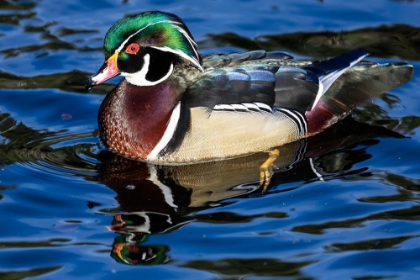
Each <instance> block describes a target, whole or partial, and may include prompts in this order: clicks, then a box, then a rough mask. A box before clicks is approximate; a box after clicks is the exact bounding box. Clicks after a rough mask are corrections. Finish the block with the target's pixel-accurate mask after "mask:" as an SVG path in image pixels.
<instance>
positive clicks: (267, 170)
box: [260, 149, 280, 192]
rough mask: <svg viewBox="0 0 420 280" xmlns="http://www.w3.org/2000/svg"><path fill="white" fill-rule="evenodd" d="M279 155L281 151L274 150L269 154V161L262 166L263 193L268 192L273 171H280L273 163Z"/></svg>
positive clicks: (261, 183)
mask: <svg viewBox="0 0 420 280" xmlns="http://www.w3.org/2000/svg"><path fill="white" fill-rule="evenodd" d="M279 155H280V151H279V150H277V149H274V150H272V151H271V152H270V153H269V154H268V159H267V160H266V161H265V162H264V163H263V164H261V166H260V186H262V187H263V192H265V191H266V190H267V187H268V185H269V184H270V180H271V177H272V176H273V169H278V167H277V166H275V165H274V164H273V163H274V161H275V160H276V159H277V158H278V157H279Z"/></svg>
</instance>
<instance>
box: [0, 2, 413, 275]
mask: <svg viewBox="0 0 420 280" xmlns="http://www.w3.org/2000/svg"><path fill="white" fill-rule="evenodd" d="M298 2H299V3H298ZM297 3H298V4H297ZM152 9H160V10H165V11H170V12H173V13H176V14H178V15H179V16H181V17H182V18H183V19H184V20H185V21H186V23H187V24H188V25H189V27H190V29H191V31H192V33H193V34H194V36H195V38H196V40H197V41H198V43H199V46H200V48H201V50H202V53H203V54H209V53H213V52H221V51H223V52H224V51H226V52H232V51H243V50H251V49H259V48H265V49H269V50H273V49H281V50H286V51H288V52H290V53H291V54H293V55H294V56H295V57H299V58H314V59H315V58H322V57H328V56H332V55H336V54H338V53H341V52H344V51H345V50H348V49H355V48H364V49H367V50H368V51H370V52H371V56H370V59H371V60H373V61H377V62H385V61H398V60H404V61H408V62H410V63H411V64H413V65H414V67H415V71H417V72H416V73H420V21H419V16H420V2H419V1H344V0H341V1H315V0H311V1H309V0H306V1H293V0H288V1H255V0H249V1H239V0H236V1H210V0H208V1H192V0H191V1H175V0H173V1H170V0H167V1H152V0H150V1H128V0H127V1H120V2H117V1H80V0H74V1H53V0H50V1H35V0H34V1H30V0H28V1H12V0H0V58H1V62H0V71H1V72H0V88H1V89H0V165H1V166H0V167H1V170H0V181H1V182H0V221H1V227H0V228H1V230H0V279H21V278H27V279H75V278H78V279H79V278H86V279H116V278H117V277H120V279H122V278H128V279H139V278H141V277H143V278H152V277H159V278H169V279H174V278H181V279H215V278H230V279H237V278H242V279H266V278H267V279H272V278H276V279H277V278H282V277H284V278H288V279H318V278H319V279H418V278H420V221H419V220H420V203H419V199H420V163H419V155H420V128H419V127H420V101H419V98H420V95H419V94H420V76H419V74H416V75H415V77H414V79H413V80H412V81H411V82H410V83H408V84H406V85H404V86H402V87H400V88H397V89H394V90H392V91H390V92H388V93H386V94H384V95H383V96H382V97H381V98H380V99H377V100H374V101H373V102H372V103H369V104H367V105H365V106H362V107H360V108H359V109H358V110H357V111H356V112H355V113H354V115H353V117H352V118H350V119H347V120H345V121H344V122H342V123H340V124H338V125H336V126H334V127H333V128H332V129H330V130H328V131H326V132H325V133H323V134H321V135H319V136H317V137H314V138H311V139H309V140H308V141H302V142H299V143H293V144H291V145H288V146H285V147H283V148H282V149H281V151H280V152H281V155H282V158H281V162H280V163H279V164H278V165H279V169H278V170H277V171H276V174H275V176H274V177H273V179H272V184H271V185H270V187H269V189H268V191H266V192H265V193H263V192H262V191H261V189H259V188H258V179H259V172H258V170H259V169H258V167H259V164H261V162H262V161H263V160H264V159H265V158H266V155H264V154H263V155H254V156H251V157H248V158H245V159H240V160H232V161H227V162H221V163H213V164H207V165H199V166H196V165H191V166H184V167H176V168H175V167H158V166H148V165H146V164H143V163H139V162H132V161H127V160H125V159H122V158H120V157H117V156H115V155H113V154H110V153H107V152H106V150H105V149H104V148H103V146H102V145H101V144H100V142H99V139H98V134H97V122H96V115H97V111H98V107H99V105H100V103H101V101H102V99H103V98H104V93H106V92H107V91H109V90H110V89H111V87H112V85H109V86H101V87H96V88H95V89H94V90H93V91H91V92H86V91H85V90H84V88H83V84H84V82H85V80H86V77H87V76H88V75H90V74H92V73H93V72H94V71H96V70H97V69H98V67H99V66H100V65H101V63H102V61H103V55H102V52H101V47H102V39H103V37H104V35H105V33H106V31H107V29H108V28H109V27H110V26H111V25H112V24H113V23H114V22H115V21H116V20H118V19H120V18H121V17H122V16H123V15H124V14H127V13H132V12H136V11H143V10H152ZM114 83H115V81H114ZM293 162H295V163H294V164H292V163H293ZM156 279H158V278H156Z"/></svg>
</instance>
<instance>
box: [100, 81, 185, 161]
mask: <svg viewBox="0 0 420 280" xmlns="http://www.w3.org/2000/svg"><path fill="white" fill-rule="evenodd" d="M172 85H173V83H171V82H170V80H167V81H164V82H162V83H159V84H157V85H154V86H142V87H139V86H134V85H131V84H129V83H128V82H127V81H126V80H125V79H124V80H122V81H121V82H120V83H119V84H118V85H117V86H116V87H115V88H114V89H113V90H112V91H111V92H110V93H109V94H108V95H107V96H106V97H105V99H104V101H103V102H102V105H101V107H100V110H99V116H98V122H99V132H100V138H101V140H102V141H103V143H104V144H105V146H106V147H107V148H108V149H110V150H112V151H114V152H116V153H118V154H121V155H123V156H126V157H129V158H134V159H140V160H145V159H146V158H147V155H148V154H149V153H150V152H151V151H152V150H153V148H154V147H155V146H156V144H157V143H158V142H159V140H160V139H161V138H162V136H163V134H164V132H165V130H166V127H167V124H168V122H169V119H170V117H171V114H172V110H173V109H174V107H175V106H176V104H177V103H178V101H179V100H180V94H181V92H180V89H179V87H175V86H172Z"/></svg>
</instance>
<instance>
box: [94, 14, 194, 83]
mask: <svg viewBox="0 0 420 280" xmlns="http://www.w3.org/2000/svg"><path fill="white" fill-rule="evenodd" d="M104 53H105V62H104V64H103V65H102V67H101V68H100V69H99V71H98V72H97V73H96V74H95V75H93V76H92V77H91V78H90V79H89V80H88V81H87V83H86V88H87V89H89V88H91V87H92V86H94V85H97V84H101V83H103V82H105V81H107V80H109V79H111V78H113V77H115V76H117V75H122V76H124V77H125V78H126V80H127V81H128V82H129V83H130V84H133V85H136V86H152V85H156V84H158V83H160V82H162V81H164V80H166V79H167V78H168V77H169V76H170V75H171V74H172V71H173V69H174V65H175V64H176V63H179V62H180V61H182V62H189V63H191V64H192V65H193V66H195V67H196V68H198V69H200V70H202V67H201V58H200V55H199V54H198V51H197V44H196V43H195V42H194V38H193V37H192V35H191V33H190V31H189V30H188V28H187V26H186V25H185V23H184V22H183V21H182V20H181V19H180V18H179V17H177V16H176V15H173V14H170V13H164V12H158V11H152V12H143V13H139V14H134V15H128V16H126V17H124V18H123V19H121V20H119V21H118V22H117V23H115V24H114V25H113V26H112V27H111V28H110V29H109V31H108V33H107V34H106V36H105V40H104Z"/></svg>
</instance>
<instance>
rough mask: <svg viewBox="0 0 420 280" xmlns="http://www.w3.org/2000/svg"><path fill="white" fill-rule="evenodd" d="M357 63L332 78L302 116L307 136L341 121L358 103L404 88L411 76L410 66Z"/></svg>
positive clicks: (411, 68)
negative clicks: (323, 91) (306, 126)
mask: <svg viewBox="0 0 420 280" xmlns="http://www.w3.org/2000/svg"><path fill="white" fill-rule="evenodd" d="M360 52H363V51H360ZM348 54H349V53H348ZM350 54H351V52H350ZM345 55H347V54H345ZM356 55H357V53H356ZM366 55H367V53H366ZM366 55H364V56H363V57H365V56H366ZM363 57H362V58H363ZM362 58H361V59H362ZM358 61H359V60H357V61H356V63H357V64H356V63H354V64H353V65H354V66H353V65H351V66H350V67H348V68H346V69H345V72H341V73H339V75H341V76H336V78H335V79H336V80H335V79H334V80H333V82H332V83H331V84H329V89H327V90H326V91H325V93H324V94H323V95H322V96H320V97H319V98H318V100H317V101H316V102H315V103H314V105H313V108H312V109H311V110H309V111H307V112H306V118H307V121H308V136H310V135H314V134H316V133H318V132H320V131H322V130H324V129H325V128H327V127H329V126H331V125H332V124H334V123H336V122H337V121H339V120H341V119H343V118H345V117H346V116H347V115H349V114H350V113H351V111H352V110H353V109H355V108H356V107H357V106H359V105H361V104H362V103H364V102H367V101H368V100H371V99H372V98H374V97H376V96H378V95H380V94H381V93H384V92H387V91H389V90H391V89H393V88H396V87H398V86H400V85H403V84H405V83H406V82H408V81H409V80H410V79H411V78H412V77H413V75H414V68H413V66H412V65H409V64H407V63H404V62H398V63H386V64H378V63H372V62H366V61H361V62H358ZM326 62H328V61H326ZM315 66H316V65H315ZM320 80H322V78H320ZM324 83H325V82H324ZM325 84H327V85H328V83H325Z"/></svg>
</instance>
